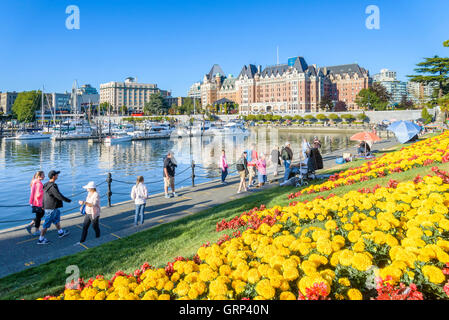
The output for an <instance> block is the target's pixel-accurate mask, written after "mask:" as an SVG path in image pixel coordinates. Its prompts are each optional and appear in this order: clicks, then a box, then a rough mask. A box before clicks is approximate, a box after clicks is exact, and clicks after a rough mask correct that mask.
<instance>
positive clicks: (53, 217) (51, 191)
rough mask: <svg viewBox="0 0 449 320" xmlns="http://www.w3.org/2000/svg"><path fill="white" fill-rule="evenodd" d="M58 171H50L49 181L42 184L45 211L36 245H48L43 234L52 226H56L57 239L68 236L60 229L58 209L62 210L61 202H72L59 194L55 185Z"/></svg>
mask: <svg viewBox="0 0 449 320" xmlns="http://www.w3.org/2000/svg"><path fill="white" fill-rule="evenodd" d="M59 173H60V171H54V170H52V171H50V172H49V173H48V178H49V179H50V180H49V181H48V182H47V183H46V184H44V201H43V206H44V211H45V216H44V218H45V222H44V224H43V228H42V231H41V235H40V237H39V241H38V242H37V244H48V243H50V241H48V240H47V239H46V238H45V233H46V232H47V229H48V228H50V227H51V225H52V224H54V225H56V228H57V229H58V236H59V238H63V237H65V236H66V235H68V234H69V231H68V230H63V229H62V228H61V224H60V221H61V212H60V211H59V208H62V206H63V204H62V202H63V201H64V202H69V203H70V202H72V200H70V199H68V198H66V197H64V196H63V195H62V194H61V192H59V188H58V185H57V184H56V183H55V182H56V180H57V179H58V175H59Z"/></svg>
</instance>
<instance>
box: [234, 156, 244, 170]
mask: <svg viewBox="0 0 449 320" xmlns="http://www.w3.org/2000/svg"><path fill="white" fill-rule="evenodd" d="M235 167H236V168H237V171H244V170H245V164H244V162H243V158H239V159H238V160H237V162H236V164H235Z"/></svg>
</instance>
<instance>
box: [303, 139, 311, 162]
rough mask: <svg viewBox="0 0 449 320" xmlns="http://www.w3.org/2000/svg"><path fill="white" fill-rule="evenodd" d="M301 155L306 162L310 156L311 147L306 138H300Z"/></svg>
mask: <svg viewBox="0 0 449 320" xmlns="http://www.w3.org/2000/svg"><path fill="white" fill-rule="evenodd" d="M301 149H302V156H303V158H304V161H305V163H307V159H308V158H309V156H310V150H311V149H312V147H311V146H310V143H309V141H307V139H306V138H304V139H302V146H301Z"/></svg>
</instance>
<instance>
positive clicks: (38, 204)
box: [25, 171, 45, 236]
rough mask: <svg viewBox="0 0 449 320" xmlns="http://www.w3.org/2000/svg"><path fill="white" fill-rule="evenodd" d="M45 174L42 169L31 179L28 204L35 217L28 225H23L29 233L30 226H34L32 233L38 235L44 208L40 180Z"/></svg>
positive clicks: (42, 188)
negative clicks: (34, 230) (34, 229)
mask: <svg viewBox="0 0 449 320" xmlns="http://www.w3.org/2000/svg"><path fill="white" fill-rule="evenodd" d="M44 178H45V174H44V172H43V171H38V172H36V174H35V175H34V177H33V180H31V183H30V188H31V193H30V206H31V208H32V212H33V213H34V214H35V218H34V220H33V221H31V223H30V224H29V225H27V226H26V227H25V229H26V230H27V231H28V233H29V234H31V228H32V227H33V226H34V227H35V228H36V232H35V233H34V234H33V235H35V236H36V235H39V234H40V233H41V232H40V230H39V227H40V225H41V219H42V217H43V216H44V213H45V212H44V209H43V208H42V207H43V204H42V201H43V199H44V185H43V184H42V180H44Z"/></svg>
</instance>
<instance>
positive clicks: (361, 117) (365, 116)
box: [356, 112, 368, 122]
mask: <svg viewBox="0 0 449 320" xmlns="http://www.w3.org/2000/svg"><path fill="white" fill-rule="evenodd" d="M356 117H357V119H358V120H360V121H362V122H365V121H366V120H367V119H368V116H367V115H366V114H365V112H362V113H359V114H358V115H357V116H356Z"/></svg>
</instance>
